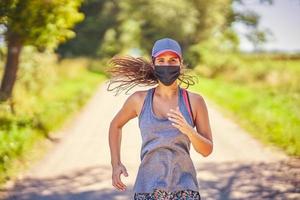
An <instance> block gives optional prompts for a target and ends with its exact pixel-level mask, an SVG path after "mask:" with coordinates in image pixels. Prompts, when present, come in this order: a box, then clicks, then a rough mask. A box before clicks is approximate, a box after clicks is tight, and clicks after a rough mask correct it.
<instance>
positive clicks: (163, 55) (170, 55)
mask: <svg viewBox="0 0 300 200" xmlns="http://www.w3.org/2000/svg"><path fill="white" fill-rule="evenodd" d="M156 58H179V56H178V55H177V54H176V53H174V52H172V51H166V52H163V53H161V54H159V55H158V56H157V57H156Z"/></svg>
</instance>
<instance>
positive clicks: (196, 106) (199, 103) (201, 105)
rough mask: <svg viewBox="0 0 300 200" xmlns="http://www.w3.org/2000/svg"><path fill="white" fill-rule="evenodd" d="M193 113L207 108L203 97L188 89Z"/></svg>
mask: <svg viewBox="0 0 300 200" xmlns="http://www.w3.org/2000/svg"><path fill="white" fill-rule="evenodd" d="M188 94H189V98H190V102H191V107H192V110H193V113H194V112H195V113H198V112H199V111H200V112H201V111H203V110H206V109H207V106H206V102H205V99H204V97H203V96H202V95H201V94H199V93H195V92H191V91H188Z"/></svg>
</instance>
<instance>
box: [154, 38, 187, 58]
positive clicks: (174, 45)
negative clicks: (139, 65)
mask: <svg viewBox="0 0 300 200" xmlns="http://www.w3.org/2000/svg"><path fill="white" fill-rule="evenodd" d="M167 51H170V52H173V53H176V54H177V55H178V56H179V58H180V60H181V58H182V54H181V47H180V45H179V43H178V42H177V41H176V40H173V39H171V38H163V39H159V40H157V41H156V42H155V43H154V45H153V48H152V59H154V58H156V57H157V56H159V55H160V54H162V53H164V52H167Z"/></svg>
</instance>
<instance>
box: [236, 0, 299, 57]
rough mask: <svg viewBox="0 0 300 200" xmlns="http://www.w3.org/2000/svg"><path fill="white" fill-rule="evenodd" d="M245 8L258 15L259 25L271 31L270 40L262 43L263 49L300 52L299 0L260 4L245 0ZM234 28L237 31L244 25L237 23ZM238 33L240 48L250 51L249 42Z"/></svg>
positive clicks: (240, 31) (250, 45)
mask: <svg viewBox="0 0 300 200" xmlns="http://www.w3.org/2000/svg"><path fill="white" fill-rule="evenodd" d="M245 2H247V3H246V5H245V6H246V8H247V9H250V10H253V11H255V12H257V13H258V14H259V15H260V17H261V18H260V22H259V27H260V28H262V29H264V28H268V29H270V30H271V32H272V38H271V41H269V42H267V43H266V44H264V45H263V47H262V48H263V49H265V50H279V51H285V52H294V51H297V52H300V0H273V4H272V5H269V4H266V3H263V4H260V3H258V2H259V1H258V0H246V1H245ZM235 29H236V30H237V31H238V32H239V33H243V32H244V31H245V27H244V26H243V25H241V24H237V25H236V26H235ZM239 35H240V40H241V41H240V42H241V43H240V49H241V50H243V51H252V50H253V46H252V44H251V43H249V42H247V40H246V39H245V38H244V37H242V34H239Z"/></svg>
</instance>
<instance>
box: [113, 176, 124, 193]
mask: <svg viewBox="0 0 300 200" xmlns="http://www.w3.org/2000/svg"><path fill="white" fill-rule="evenodd" d="M119 176H120V175H115V176H114V184H115V185H116V186H117V189H119V190H122V189H123V186H122V181H121V180H120V177H119Z"/></svg>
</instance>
